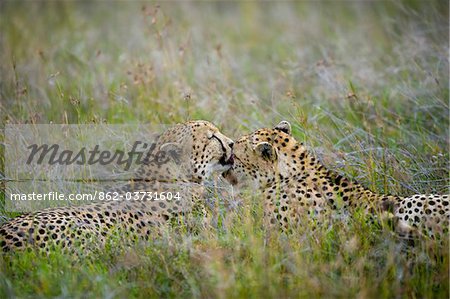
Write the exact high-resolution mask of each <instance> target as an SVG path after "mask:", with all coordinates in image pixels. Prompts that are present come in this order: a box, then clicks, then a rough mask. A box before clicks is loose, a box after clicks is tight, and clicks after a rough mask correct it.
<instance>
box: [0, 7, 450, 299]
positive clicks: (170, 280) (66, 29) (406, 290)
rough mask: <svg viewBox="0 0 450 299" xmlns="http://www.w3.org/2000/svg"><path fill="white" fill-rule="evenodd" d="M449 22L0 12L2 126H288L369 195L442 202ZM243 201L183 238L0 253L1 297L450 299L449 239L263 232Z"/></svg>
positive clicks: (369, 13)
mask: <svg viewBox="0 0 450 299" xmlns="http://www.w3.org/2000/svg"><path fill="white" fill-rule="evenodd" d="M448 18H449V16H448V3H445V1H429V2H425V1H383V2H365V1H356V2H336V3H334V2H319V3H316V2H298V3H294V2H292V3H270V2H268V3H261V4H257V3H253V2H242V3H224V2H217V3H204V2H194V3H181V2H172V3H155V2H140V3H129V2H113V3H103V2H94V3H88V2H56V3H55V2H39V3H31V2H15V1H14V2H13V1H2V2H0V30H1V35H0V49H1V51H0V99H1V101H0V109H1V122H2V125H4V124H7V123H50V122H52V123H92V122H96V123H99V122H106V123H154V124H158V123H167V124H171V123H175V122H181V121H185V120H188V119H207V120H210V121H212V122H214V123H216V124H217V125H218V126H219V127H221V129H222V131H223V132H224V133H225V134H226V135H228V136H231V137H238V136H240V135H242V134H245V133H247V132H250V131H252V130H254V129H256V128H260V127H265V126H272V125H274V124H276V123H278V122H279V121H280V120H282V119H285V120H289V121H290V122H291V123H292V125H293V131H294V135H295V137H296V138H297V139H298V140H301V141H304V142H306V144H308V145H309V146H310V147H311V150H313V151H314V152H315V153H316V154H317V155H319V157H320V158H321V160H322V161H323V162H324V163H325V164H326V165H327V166H329V167H330V168H333V169H336V170H338V171H339V172H341V173H343V174H345V175H346V176H349V177H352V178H354V179H357V180H358V181H359V182H361V183H363V184H365V185H366V186H368V187H370V188H371V189H372V190H375V191H378V192H383V193H392V194H398V195H408V194H414V193H448V186H449V172H448V169H449V162H448V161H449V148H448V142H449V132H448V128H449V117H448V113H449V104H448V96H449V89H448V82H449V74H448V68H449V61H448V52H449V46H448V45H449V44H448V28H449V23H448ZM0 138H3V137H0ZM0 159H1V164H2V166H3V168H4V165H3V164H4V161H3V159H2V158H0ZM241 200H242V201H243V207H242V208H241V209H239V210H237V211H235V212H231V213H230V215H227V218H226V219H225V220H224V221H225V225H224V228H220V229H214V228H211V229H209V230H205V231H202V232H201V233H200V234H199V235H196V236H191V235H183V234H182V235H168V236H166V237H162V238H160V239H155V240H154V241H152V242H150V243H149V244H144V245H143V244H141V245H137V246H135V247H132V248H128V247H124V246H122V245H120V242H116V243H114V241H112V245H111V246H110V247H108V248H107V249H106V250H105V252H103V253H96V255H95V256H94V257H89V258H86V259H85V260H82V261H78V260H77V259H76V258H74V260H71V258H70V257H67V256H66V255H65V254H63V253H57V252H55V253H54V254H52V255H51V257H49V258H48V257H43V256H40V255H39V254H37V253H33V252H31V253H28V252H27V253H21V254H18V255H17V256H12V257H9V258H8V259H7V260H3V261H2V262H1V264H0V268H1V271H0V273H1V274H0V294H1V295H0V296H2V297H3V296H19V297H25V296H30V295H31V294H37V295H38V296H42V297H49V296H63V297H64V296H69V295H72V296H74V297H83V296H94V297H123V296H137V297H147V296H150V297H159V296H172V297H176V296H177V297H178V296H182V297H191V296H194V297H248V296H253V297H310V296H314V297H317V296H323V297H362V298H365V297H373V298H380V297H386V298H388V297H389V298H392V297H416V298H425V297H427V298H429V297H448V292H449V275H448V273H449V267H448V263H449V259H448V242H444V244H441V245H436V244H434V243H433V242H432V241H423V242H421V243H419V244H417V246H416V247H414V248H408V249H405V248H404V246H403V243H402V242H400V241H399V240H397V239H396V238H395V237H394V236H391V235H390V233H389V231H385V230H380V229H378V228H375V227H367V226H365V225H363V223H364V222H363V221H359V220H358V219H355V220H354V222H351V223H350V224H348V225H343V224H341V223H334V224H332V225H330V226H326V227H323V228H320V229H319V230H315V231H314V232H312V231H311V228H310V227H308V226H307V225H305V227H302V228H298V230H296V231H295V232H294V233H292V234H291V235H287V236H286V235H279V234H277V233H275V232H271V233H268V232H265V231H264V228H263V227H262V213H261V200H260V198H259V197H258V196H251V195H243V196H242V197H241ZM3 215H5V216H9V214H8V213H6V212H5V213H2V216H3Z"/></svg>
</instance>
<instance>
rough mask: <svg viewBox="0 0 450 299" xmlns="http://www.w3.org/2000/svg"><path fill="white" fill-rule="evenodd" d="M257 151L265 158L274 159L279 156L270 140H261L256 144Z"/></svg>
mask: <svg viewBox="0 0 450 299" xmlns="http://www.w3.org/2000/svg"><path fill="white" fill-rule="evenodd" d="M255 151H256V153H257V154H258V155H260V156H261V157H262V158H263V159H265V160H268V161H274V160H275V159H276V158H277V153H276V151H275V149H274V148H273V146H272V145H271V144H270V143H268V142H260V143H258V144H257V145H256V147H255Z"/></svg>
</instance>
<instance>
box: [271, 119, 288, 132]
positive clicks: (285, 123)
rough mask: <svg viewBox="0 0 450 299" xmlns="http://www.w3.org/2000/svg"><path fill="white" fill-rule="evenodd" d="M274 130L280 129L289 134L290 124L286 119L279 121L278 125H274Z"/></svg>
mask: <svg viewBox="0 0 450 299" xmlns="http://www.w3.org/2000/svg"><path fill="white" fill-rule="evenodd" d="M274 129H275V130H280V131H282V132H284V133H286V134H288V135H291V132H292V130H291V124H290V123H289V122H288V121H285V120H283V121H281V122H280V123H279V124H278V125H276V126H275V128H274Z"/></svg>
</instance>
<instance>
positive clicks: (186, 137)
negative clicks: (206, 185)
mask: <svg viewBox="0 0 450 299" xmlns="http://www.w3.org/2000/svg"><path fill="white" fill-rule="evenodd" d="M158 144H160V149H164V150H166V151H167V152H177V153H178V158H180V157H181V160H180V159H177V160H175V162H174V163H171V164H169V165H168V166H166V165H165V167H167V170H168V172H173V170H174V169H176V171H178V172H182V173H183V176H184V177H187V178H188V179H189V181H191V182H197V183H200V182H203V181H205V180H207V179H208V178H210V177H211V176H212V175H213V174H214V173H222V172H225V171H227V170H228V169H230V168H231V166H232V164H233V153H232V148H233V144H234V142H233V141H232V140H231V139H230V138H228V137H226V136H225V135H223V134H222V133H221V132H220V131H219V129H218V128H217V127H216V126H214V125H213V124H212V123H210V122H208V121H203V120H199V121H190V122H187V123H183V124H178V125H176V126H175V127H173V128H171V129H169V130H168V131H166V132H165V133H164V134H163V135H162V136H161V137H160V140H159V141H158ZM170 167H171V168H172V169H168V168H170Z"/></svg>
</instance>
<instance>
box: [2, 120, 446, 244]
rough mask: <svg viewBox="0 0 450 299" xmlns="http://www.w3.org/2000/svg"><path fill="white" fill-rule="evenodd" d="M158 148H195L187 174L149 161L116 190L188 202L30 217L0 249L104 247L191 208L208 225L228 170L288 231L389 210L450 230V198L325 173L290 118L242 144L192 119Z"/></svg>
mask: <svg viewBox="0 0 450 299" xmlns="http://www.w3.org/2000/svg"><path fill="white" fill-rule="evenodd" d="M157 146H158V147H160V148H165V147H170V148H172V147H175V150H176V151H181V156H186V155H183V151H186V150H187V151H189V152H190V154H189V155H188V157H189V161H188V163H187V165H188V169H187V170H184V171H181V172H180V169H179V168H180V166H179V162H178V161H172V163H168V164H167V165H165V166H164V167H163V168H161V166H160V165H154V164H152V163H151V162H149V163H148V164H146V165H144V166H143V167H141V168H140V169H139V170H138V171H137V178H138V180H137V181H136V182H130V183H129V184H127V185H125V186H123V187H121V188H118V189H116V190H118V191H121V192H126V191H130V190H134V191H135V190H145V191H150V190H152V191H158V190H164V189H166V190H167V188H168V186H169V187H174V186H175V187H176V188H181V189H182V190H183V192H182V193H183V194H184V195H183V200H182V201H173V202H157V201H136V202H124V201H119V202H105V203H100V204H92V205H86V206H81V207H66V208H52V209H46V210H42V211H38V212H35V213H29V214H24V215H22V216H19V217H17V218H15V219H12V220H10V221H8V222H6V223H4V224H3V225H2V226H1V227H0V247H1V248H2V250H3V251H9V250H11V249H23V248H30V247H37V248H45V249H47V250H48V248H49V246H50V245H52V244H57V245H60V246H62V247H67V246H71V245H72V244H74V243H76V244H80V246H82V247H83V246H85V245H86V244H87V243H88V242H89V239H90V238H92V236H94V237H95V239H96V241H99V242H100V243H103V242H104V241H105V239H106V238H107V236H108V235H109V234H110V233H111V231H112V230H113V229H118V230H119V231H120V230H123V231H126V232H131V233H132V234H134V235H135V236H137V237H139V238H148V237H149V235H150V234H151V228H152V227H153V226H155V225H156V226H158V225H162V224H164V223H167V222H170V221H174V220H175V221H176V220H177V219H178V218H179V217H185V216H187V215H189V214H191V213H192V212H193V211H199V212H200V215H201V217H202V218H203V221H204V222H206V223H207V221H208V211H207V209H206V208H205V205H204V204H203V200H202V198H203V192H204V189H203V184H204V183H205V181H206V180H207V179H208V178H210V177H211V176H212V175H214V174H215V173H223V175H224V177H226V178H227V179H228V180H229V181H230V182H232V183H236V182H242V181H244V182H245V181H250V182H252V183H253V185H254V187H255V188H258V189H261V190H262V192H263V194H264V198H263V201H264V211H265V220H266V224H267V225H268V226H275V225H276V226H281V228H283V229H287V228H288V227H289V226H291V225H293V224H295V223H296V222H297V223H298V222H299V219H300V216H301V215H302V214H305V213H308V214H310V215H320V214H322V213H325V212H327V211H330V210H336V209H340V210H343V211H348V212H352V211H354V210H355V209H362V210H364V211H366V212H367V213H374V212H376V211H381V212H387V213H391V214H392V215H394V217H395V218H396V219H397V220H398V221H397V225H396V228H397V229H398V230H399V231H411V230H414V229H415V228H419V229H420V230H423V231H427V233H429V234H430V235H432V236H433V235H435V234H440V233H443V232H444V231H445V230H446V229H448V225H449V215H450V211H449V197H448V195H415V196H412V197H408V198H401V197H398V196H387V195H379V194H376V193H374V192H372V191H370V190H368V189H366V188H364V187H363V186H362V185H360V184H358V183H356V182H352V181H350V180H348V179H346V178H344V177H342V176H340V175H338V174H336V173H334V172H332V171H330V170H327V169H326V168H325V166H323V165H322V164H321V163H320V162H319V161H318V160H317V158H315V157H314V155H312V154H311V153H310V152H308V150H307V149H306V147H305V146H304V145H303V144H301V143H299V142H297V141H296V140H295V139H294V137H292V135H291V126H290V124H289V123H288V122H286V121H282V122H281V123H280V124H278V125H277V126H275V127H274V128H273V129H268V128H264V129H260V130H257V131H256V132H253V133H251V134H249V135H245V136H243V137H241V138H239V139H238V140H237V141H236V143H234V142H233V141H232V140H231V139H230V138H228V137H226V136H225V135H223V134H222V133H220V132H219V130H218V129H217V128H216V127H215V126H214V125H213V124H211V123H209V122H207V121H192V122H188V123H185V124H179V125H176V126H175V127H174V128H172V129H170V130H168V131H167V132H165V133H163V134H162V136H160V138H159V139H158V142H157ZM150 160H151V159H150ZM150 160H149V161H150ZM180 173H181V175H180ZM184 187H185V188H184Z"/></svg>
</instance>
